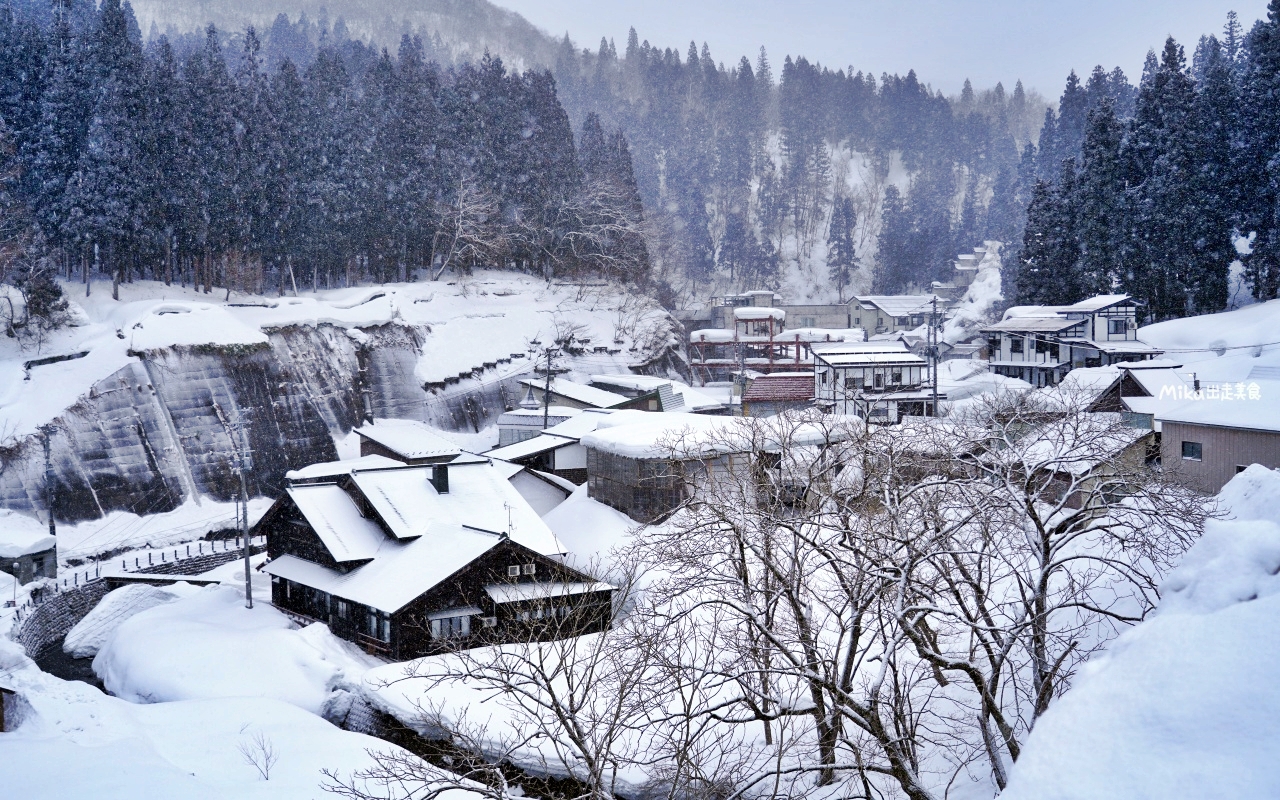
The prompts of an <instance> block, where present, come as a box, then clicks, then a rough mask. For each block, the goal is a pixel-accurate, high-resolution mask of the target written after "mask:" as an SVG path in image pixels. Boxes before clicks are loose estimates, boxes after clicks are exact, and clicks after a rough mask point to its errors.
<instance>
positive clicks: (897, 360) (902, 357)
mask: <svg viewBox="0 0 1280 800" xmlns="http://www.w3.org/2000/svg"><path fill="white" fill-rule="evenodd" d="M814 359H815V360H817V361H821V362H823V363H825V364H827V365H829V366H832V367H859V366H867V367H886V366H896V365H901V366H912V367H914V366H919V365H922V364H925V363H928V362H926V361H925V360H924V359H923V358H921V357H920V356H918V355H915V354H914V353H909V352H907V351H906V350H901V351H890V352H882V353H865V352H864V353H839V352H837V353H829V352H828V353H816V354H814Z"/></svg>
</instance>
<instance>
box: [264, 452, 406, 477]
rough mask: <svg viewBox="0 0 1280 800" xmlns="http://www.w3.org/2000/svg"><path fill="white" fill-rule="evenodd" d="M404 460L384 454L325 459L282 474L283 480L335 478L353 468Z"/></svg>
mask: <svg viewBox="0 0 1280 800" xmlns="http://www.w3.org/2000/svg"><path fill="white" fill-rule="evenodd" d="M403 463H404V462H402V461H396V460H395V459H394V458H387V457H386V456H378V455H373V456H361V457H360V458H349V459H347V460H346V461H325V462H323V463H320V464H309V465H307V466H305V467H302V468H301V469H291V470H289V471H288V472H286V473H285V474H284V477H285V480H290V481H308V480H317V479H320V478H336V477H338V476H339V475H350V474H351V471H352V470H353V469H376V468H378V467H398V466H400V465H401V464H403Z"/></svg>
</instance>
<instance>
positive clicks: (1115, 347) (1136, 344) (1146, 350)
mask: <svg viewBox="0 0 1280 800" xmlns="http://www.w3.org/2000/svg"><path fill="white" fill-rule="evenodd" d="M1064 341H1067V342H1071V343H1072V344H1075V343H1076V342H1079V343H1081V344H1084V345H1086V346H1088V347H1092V348H1093V349H1095V350H1098V351H1099V352H1103V353H1137V354H1139V355H1141V354H1153V355H1158V354H1160V353H1161V352H1163V351H1161V350H1159V349H1157V348H1155V347H1152V346H1151V345H1149V344H1147V343H1146V342H1140V341H1137V340H1130V341H1115V342H1100V341H1098V340H1097V339H1065V340H1064Z"/></svg>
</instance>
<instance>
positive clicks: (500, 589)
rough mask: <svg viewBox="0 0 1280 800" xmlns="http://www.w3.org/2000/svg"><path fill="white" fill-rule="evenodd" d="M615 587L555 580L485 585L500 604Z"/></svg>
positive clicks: (486, 589)
mask: <svg viewBox="0 0 1280 800" xmlns="http://www.w3.org/2000/svg"><path fill="white" fill-rule="evenodd" d="M612 588H614V587H612V586H610V585H609V584H607V583H601V582H600V581H590V582H588V581H572V582H565V583H560V582H553V581H538V582H536V583H491V584H488V585H487V586H485V587H484V593H485V594H487V595H489V597H490V598H491V599H492V600H493V602H495V603H497V604H498V605H502V604H504V603H519V602H522V601H525V600H547V599H550V598H553V597H571V596H573V595H577V594H589V593H591V592H607V591H609V590H610V589H612Z"/></svg>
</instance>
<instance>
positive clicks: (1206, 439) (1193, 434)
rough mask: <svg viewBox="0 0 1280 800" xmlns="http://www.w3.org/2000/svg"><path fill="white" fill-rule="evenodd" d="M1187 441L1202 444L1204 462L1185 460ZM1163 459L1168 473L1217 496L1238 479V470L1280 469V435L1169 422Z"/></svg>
mask: <svg viewBox="0 0 1280 800" xmlns="http://www.w3.org/2000/svg"><path fill="white" fill-rule="evenodd" d="M1184 441H1186V442H1198V443H1199V444H1200V446H1201V460H1199V461H1194V460H1191V459H1184V458H1183V457H1182V443H1183V442H1184ZM1160 460H1161V463H1162V464H1163V465H1164V468H1165V469H1166V470H1169V471H1171V472H1175V473H1176V474H1179V475H1181V476H1183V479H1184V480H1186V481H1187V483H1188V484H1190V485H1191V486H1194V487H1195V488H1197V489H1199V490H1201V491H1203V492H1206V493H1209V494H1215V493H1217V492H1218V491H1219V490H1221V489H1222V487H1223V486H1225V485H1226V483H1227V481H1229V480H1231V479H1232V478H1233V477H1235V475H1236V472H1237V471H1238V469H1237V468H1238V467H1247V466H1249V465H1250V464H1261V465H1262V466H1264V467H1270V468H1271V469H1277V468H1280V432H1276V431H1257V430H1247V429H1244V428H1227V427H1218V426H1211V425H1194V424H1190V423H1186V422H1172V421H1168V420H1166V421H1165V422H1164V423H1163V425H1162V430H1161V446H1160Z"/></svg>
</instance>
